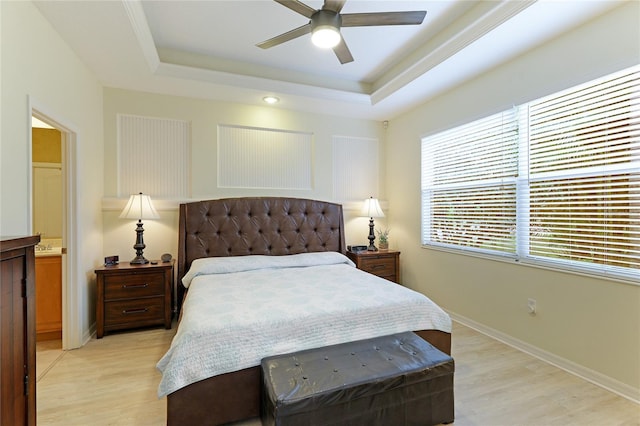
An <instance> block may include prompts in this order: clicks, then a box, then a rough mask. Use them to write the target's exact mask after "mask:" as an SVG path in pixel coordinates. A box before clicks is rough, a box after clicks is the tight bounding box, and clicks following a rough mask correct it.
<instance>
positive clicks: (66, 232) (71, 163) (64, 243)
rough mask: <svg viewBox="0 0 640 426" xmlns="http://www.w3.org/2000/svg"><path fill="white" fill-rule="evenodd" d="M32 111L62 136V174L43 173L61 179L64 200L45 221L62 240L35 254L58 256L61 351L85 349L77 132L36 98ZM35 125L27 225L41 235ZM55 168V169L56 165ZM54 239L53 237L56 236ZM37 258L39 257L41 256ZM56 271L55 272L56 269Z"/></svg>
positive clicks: (52, 241) (43, 246)
mask: <svg viewBox="0 0 640 426" xmlns="http://www.w3.org/2000/svg"><path fill="white" fill-rule="evenodd" d="M29 111H30V116H31V117H32V118H35V119H37V120H39V121H40V122H41V123H43V124H37V126H48V127H49V128H53V129H55V130H56V131H57V132H59V134H60V142H59V147H60V148H59V149H60V153H59V160H60V161H59V172H55V171H54V172H51V170H47V171H45V172H44V174H46V175H51V174H53V175H54V176H56V175H59V177H58V176H56V177H54V179H53V182H55V180H56V179H59V181H60V186H59V187H58V189H59V191H60V196H59V197H60V198H61V209H60V213H59V216H58V219H56V218H55V217H54V216H56V215H57V214H58V213H55V214H51V215H48V216H47V217H46V218H47V219H51V220H52V221H53V222H59V223H58V227H59V228H60V229H59V230H58V229H56V228H55V227H54V228H53V229H54V231H50V232H53V233H60V238H58V239H55V238H53V239H51V238H46V237H47V235H45V238H43V240H45V241H41V243H40V248H39V250H38V251H37V252H36V253H38V252H40V255H42V254H45V255H46V254H48V255H49V256H55V255H58V256H59V259H60V265H59V272H56V271H55V270H54V272H52V274H56V275H57V274H59V275H60V287H61V289H60V293H61V295H60V299H59V300H58V299H57V297H56V303H58V304H59V307H58V308H57V309H60V311H61V321H60V323H61V331H59V332H58V336H60V337H61V340H59V342H60V344H61V349H62V350H68V349H74V348H78V347H80V346H82V343H83V341H82V331H81V327H80V321H79V315H78V309H79V307H78V295H77V293H78V288H77V284H75V283H76V282H77V280H76V279H75V277H76V276H77V273H75V272H74V271H75V270H76V265H77V261H78V260H77V256H76V255H75V251H76V250H75V247H76V246H77V241H76V238H77V237H76V236H77V230H76V228H77V225H76V223H75V222H76V220H75V216H76V208H75V206H76V194H75V180H74V179H75V175H76V173H75V170H76V167H77V166H76V164H75V157H76V156H75V152H76V139H77V131H75V130H73V127H72V126H71V127H70V126H68V125H66V124H61V123H63V122H64V120H59V119H55V118H52V117H55V114H53V113H44V112H42V111H46V109H42V108H41V107H39V106H36V105H35V104H34V102H33V99H31V98H30V99H29ZM33 126H34V124H33V123H30V130H31V131H30V132H29V139H30V140H29V144H28V147H29V160H31V161H30V164H29V170H30V173H29V176H28V179H29V185H28V188H29V190H30V192H31V194H30V197H29V202H30V205H29V208H28V214H29V219H28V223H29V226H30V229H29V231H30V233H32V234H34V233H36V232H42V231H41V230H38V229H36V228H35V226H36V225H35V223H34V222H35V221H34V219H35V215H34V209H35V207H36V202H34V195H35V192H36V191H35V190H34V180H35V179H34V175H33V169H34V164H35V165H36V166H38V165H40V164H38V163H39V162H37V161H36V162H34V161H33V160H32V158H33V151H34V140H33V134H32V131H33V128H34V127H33ZM53 168H55V166H54V167H53ZM49 184H51V185H56V184H55V183H51V181H50V182H49ZM40 223H41V222H39V225H38V226H49V225H48V224H46V225H41V224H40ZM43 229H44V228H43ZM47 229H48V228H47ZM51 236H52V237H54V235H53V234H52V235H51ZM36 256H37V257H38V254H37V255H36ZM53 268H54V269H55V267H53ZM36 279H37V275H36ZM36 285H37V283H36ZM37 296H38V292H37V289H36V299H37ZM36 304H37V303H36ZM52 305H53V304H52ZM37 321H38V316H37V315H36V322H37ZM49 325H51V324H49ZM49 337H51V336H49Z"/></svg>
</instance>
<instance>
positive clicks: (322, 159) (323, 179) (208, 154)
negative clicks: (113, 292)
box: [103, 88, 386, 260]
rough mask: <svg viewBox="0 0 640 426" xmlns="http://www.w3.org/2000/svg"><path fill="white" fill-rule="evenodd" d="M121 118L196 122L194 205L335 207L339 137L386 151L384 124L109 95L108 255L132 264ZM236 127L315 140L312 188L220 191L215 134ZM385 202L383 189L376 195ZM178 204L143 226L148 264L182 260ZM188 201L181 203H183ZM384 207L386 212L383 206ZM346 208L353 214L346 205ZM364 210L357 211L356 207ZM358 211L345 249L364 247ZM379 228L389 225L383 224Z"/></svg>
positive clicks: (166, 203)
mask: <svg viewBox="0 0 640 426" xmlns="http://www.w3.org/2000/svg"><path fill="white" fill-rule="evenodd" d="M117 114H132V115H140V116H147V117H157V118H169V119H178V120H186V121H189V122H191V138H192V141H191V143H192V145H191V176H190V177H191V182H192V194H191V197H190V198H191V199H192V200H203V199H214V198H225V197H238V196H292V197H298V198H312V199H321V200H328V201H343V200H333V199H332V196H333V167H332V162H333V150H332V137H333V136H334V135H339V136H350V137H366V138H372V139H378V140H379V146H380V151H382V149H383V148H384V138H385V134H384V129H383V127H382V124H381V123H379V122H375V121H369V120H354V119H347V118H343V117H336V116H331V115H318V114H309V113H301V112H296V111H290V110H285V109H279V108H274V107H269V106H264V107H258V106H249V105H242V104H232V103H223V102H216V101H206V100H199V99H192V98H184V97H177V96H165V95H157V94H150V93H143V92H134V91H128V90H120V89H111V88H105V90H104V123H105V133H104V138H105V146H104V164H105V169H104V173H105V197H107V199H106V200H105V203H104V217H103V220H104V255H105V256H107V255H118V256H120V258H121V259H124V260H127V259H129V258H133V257H134V254H135V252H134V250H133V248H132V246H133V244H134V241H135V232H134V230H135V224H134V222H133V221H123V220H120V219H118V215H119V213H120V210H121V209H122V207H124V203H125V201H126V200H125V198H126V197H127V196H125V197H124V198H122V197H121V198H120V199H117V200H114V199H113V198H114V197H117V195H118V193H117V192H118V187H117V182H118V173H117ZM220 124H224V125H238V126H250V127H258V128H269V129H280V130H287V131H299V132H307V133H312V134H313V154H312V155H313V176H312V179H313V188H312V189H311V190H264V189H232V188H219V187H218V183H217V180H216V179H217V160H218V159H217V126H218V125H220ZM379 158H380V159H381V164H380V167H379V172H380V180H381V182H384V177H385V168H384V164H382V155H380V156H379ZM372 195H377V196H379V197H380V198H381V199H385V193H384V185H382V184H381V185H380V192H379V194H372ZM178 201H180V200H158V201H157V202H155V204H156V206H158V207H159V208H160V215H161V219H159V220H156V221H151V220H148V221H145V222H144V228H145V233H144V241H145V244H146V246H147V248H146V249H145V257H147V258H148V259H149V258H159V256H160V255H161V254H162V253H166V252H168V253H171V254H172V255H173V256H174V257H175V256H176V254H177V243H178V212H177V205H178ZM182 201H184V200H182ZM385 205H386V204H385ZM344 206H345V208H348V207H349V206H350V204H349V203H345V204H344ZM358 207H359V204H358ZM358 213H359V212H357V211H355V210H346V211H345V227H346V240H347V244H366V243H367V235H368V232H369V228H368V219H366V218H361V217H358ZM376 222H377V223H378V221H376ZM379 223H380V225H383V224H384V220H381V221H380V222H379Z"/></svg>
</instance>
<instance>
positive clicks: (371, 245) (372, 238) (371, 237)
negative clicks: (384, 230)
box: [367, 218, 378, 251]
mask: <svg viewBox="0 0 640 426" xmlns="http://www.w3.org/2000/svg"><path fill="white" fill-rule="evenodd" d="M373 227H374V224H373V218H370V219H369V236H368V237H367V238H368V239H369V247H367V251H378V247H376V245H375V244H374V243H373V242H374V241H375V240H376V234H375V233H374V232H373Z"/></svg>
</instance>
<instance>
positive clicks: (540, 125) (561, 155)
mask: <svg viewBox="0 0 640 426" xmlns="http://www.w3.org/2000/svg"><path fill="white" fill-rule="evenodd" d="M639 87H640V72H638V71H637V70H636V71H631V72H626V73H623V74H621V75H617V76H615V77H612V78H608V79H606V80H604V81H599V82H597V83H595V84H593V83H592V84H588V85H586V86H583V87H579V88H576V89H573V90H569V91H566V92H563V93H560V94H557V95H554V96H550V97H547V98H544V99H541V100H539V101H536V102H532V103H531V105H530V112H529V119H530V139H529V146H530V176H529V179H530V198H529V203H530V221H531V228H532V229H535V230H536V232H535V233H533V232H532V233H530V235H529V255H530V256H532V257H534V258H535V257H538V258H540V257H542V258H546V259H547V260H553V261H555V262H568V263H570V264H573V263H576V262H579V264H580V265H582V267H584V268H587V269H591V268H594V269H596V270H597V269H601V268H602V267H603V266H604V267H608V268H612V269H615V268H620V267H622V268H634V269H639V268H640V261H639V259H640V219H639V218H640V91H639ZM621 272H622V271H621Z"/></svg>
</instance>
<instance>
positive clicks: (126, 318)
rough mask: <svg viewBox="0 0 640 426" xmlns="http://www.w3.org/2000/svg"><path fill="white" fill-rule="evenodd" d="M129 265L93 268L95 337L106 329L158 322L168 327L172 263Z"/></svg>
mask: <svg viewBox="0 0 640 426" xmlns="http://www.w3.org/2000/svg"><path fill="white" fill-rule="evenodd" d="M174 263H175V260H173V259H172V260H171V261H170V262H158V263H157V264H155V265H152V264H151V263H147V264H146V265H131V264H129V263H128V262H126V263H121V264H118V265H114V266H103V267H100V268H98V269H96V270H95V273H96V276H97V280H98V294H97V301H96V327H97V337H98V339H100V338H102V336H103V335H104V333H105V332H108V331H113V330H123V329H129V328H137V327H146V326H150V325H161V324H164V327H165V328H166V329H167V330H168V329H170V328H171V316H172V309H171V306H172V300H171V298H172V294H173V264H174Z"/></svg>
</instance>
